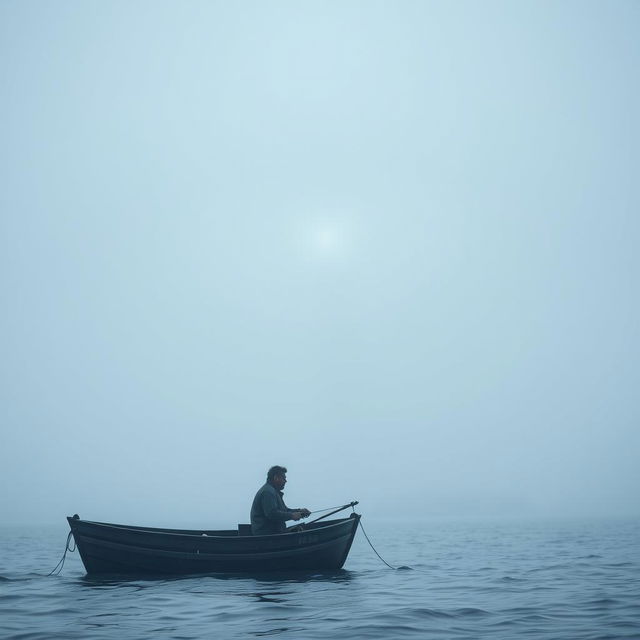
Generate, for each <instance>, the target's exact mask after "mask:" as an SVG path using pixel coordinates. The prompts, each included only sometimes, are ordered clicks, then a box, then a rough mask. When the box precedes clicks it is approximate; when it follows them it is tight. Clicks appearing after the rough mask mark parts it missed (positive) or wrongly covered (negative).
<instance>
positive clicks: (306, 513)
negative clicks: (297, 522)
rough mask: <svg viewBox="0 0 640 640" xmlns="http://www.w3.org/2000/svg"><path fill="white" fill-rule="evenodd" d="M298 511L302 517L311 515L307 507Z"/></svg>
mask: <svg viewBox="0 0 640 640" xmlns="http://www.w3.org/2000/svg"><path fill="white" fill-rule="evenodd" d="M300 513H301V514H302V517H303V518H308V517H309V516H310V515H311V511H309V509H304V508H303V509H300Z"/></svg>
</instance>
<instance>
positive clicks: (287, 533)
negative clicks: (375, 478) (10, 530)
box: [67, 512, 359, 540]
mask: <svg viewBox="0 0 640 640" xmlns="http://www.w3.org/2000/svg"><path fill="white" fill-rule="evenodd" d="M354 513H355V512H354ZM358 515H359V514H355V516H358ZM67 520H68V521H69V526H70V527H71V531H72V532H73V525H72V524H71V523H83V524H89V525H96V526H98V527H100V528H108V529H115V530H118V531H127V532H131V533H152V534H158V535H163V536H179V537H181V538H203V537H205V538H213V539H220V540H228V539H229V538H234V537H239V538H252V539H254V540H260V539H265V538H275V537H277V538H281V537H282V536H299V535H302V534H305V533H310V532H312V531H317V530H319V529H323V530H327V529H332V528H333V527H337V526H340V525H342V524H344V523H345V522H347V521H349V520H356V521H357V520H358V518H357V517H353V515H350V516H348V517H347V518H340V519H339V520H335V521H333V520H329V521H328V522H327V523H325V524H323V525H321V526H320V527H317V528H313V529H303V530H302V531H283V532H282V533H272V534H267V535H257V536H256V535H253V534H252V535H249V536H240V535H238V531H237V530H236V529H221V531H228V532H229V533H231V535H224V536H216V535H209V534H208V533H207V531H208V530H207V529H185V530H184V531H185V532H187V531H189V532H194V533H179V531H180V530H179V529H170V530H167V529H161V528H159V527H151V528H145V527H137V526H135V525H123V524H116V523H111V522H96V521H94V520H82V519H81V518H72V517H70V516H67ZM302 524H303V525H304V524H312V523H302ZM196 532H197V533H196ZM79 533H80V535H83V534H82V533H81V532H79Z"/></svg>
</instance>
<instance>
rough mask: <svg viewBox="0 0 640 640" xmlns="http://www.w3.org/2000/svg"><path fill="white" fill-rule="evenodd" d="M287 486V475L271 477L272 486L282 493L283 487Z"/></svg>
mask: <svg viewBox="0 0 640 640" xmlns="http://www.w3.org/2000/svg"><path fill="white" fill-rule="evenodd" d="M285 484H287V474H286V473H283V474H277V475H275V476H273V486H274V487H275V488H276V489H278V490H280V491H282V490H283V489H284V485H285Z"/></svg>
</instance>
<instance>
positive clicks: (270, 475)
mask: <svg viewBox="0 0 640 640" xmlns="http://www.w3.org/2000/svg"><path fill="white" fill-rule="evenodd" d="M267 482H268V483H269V484H272V485H273V486H274V487H275V488H276V489H278V490H279V491H282V490H283V489H284V485H285V484H287V468H286V467H279V466H278V465H275V466H274V467H271V469H269V471H267Z"/></svg>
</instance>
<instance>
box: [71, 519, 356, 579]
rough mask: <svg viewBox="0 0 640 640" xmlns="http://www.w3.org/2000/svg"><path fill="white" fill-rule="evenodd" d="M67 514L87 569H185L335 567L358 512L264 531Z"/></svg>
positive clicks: (235, 570) (240, 570)
mask: <svg viewBox="0 0 640 640" xmlns="http://www.w3.org/2000/svg"><path fill="white" fill-rule="evenodd" d="M67 520H68V522H69V526H70V527H71V531H72V533H73V537H74V539H75V542H76V545H77V547H78V551H79V552H80V557H81V558H82V562H83V564H84V567H85V569H86V571H87V573H88V574H90V575H94V574H120V575H124V574H127V575H147V574H156V575H191V574H203V573H206V574H210V573H260V572H265V571H298V570H305V571H309V570H313V571H326V570H337V569H340V568H342V566H343V565H344V562H345V560H346V558H347V555H348V553H349V550H350V548H351V544H352V542H353V538H354V536H355V533H356V530H357V527H358V522H359V521H360V516H359V515H358V514H355V513H354V514H352V516H351V517H350V518H343V519H340V520H332V521H328V522H322V523H320V522H318V523H315V524H309V525H303V528H302V530H299V531H292V532H287V533H282V534H278V535H269V536H251V535H239V534H238V532H237V531H198V530H180V529H157V528H144V527H131V526H126V525H117V524H109V523H103V522H91V521H87V520H80V519H78V518H67Z"/></svg>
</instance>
